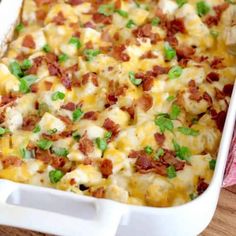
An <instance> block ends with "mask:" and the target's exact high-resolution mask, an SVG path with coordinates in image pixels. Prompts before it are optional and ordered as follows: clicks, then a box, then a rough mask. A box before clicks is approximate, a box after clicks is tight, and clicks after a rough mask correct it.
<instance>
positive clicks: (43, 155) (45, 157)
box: [35, 148, 52, 164]
mask: <svg viewBox="0 0 236 236" xmlns="http://www.w3.org/2000/svg"><path fill="white" fill-rule="evenodd" d="M35 158H36V159H37V160H40V161H42V162H43V163H45V164H49V163H51V161H52V155H51V154H50V151H49V150H41V149H39V148H36V151H35Z"/></svg>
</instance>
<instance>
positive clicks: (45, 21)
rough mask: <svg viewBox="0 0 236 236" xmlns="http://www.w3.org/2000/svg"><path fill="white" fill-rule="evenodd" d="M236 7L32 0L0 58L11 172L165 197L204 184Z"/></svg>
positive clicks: (146, 201)
mask: <svg viewBox="0 0 236 236" xmlns="http://www.w3.org/2000/svg"><path fill="white" fill-rule="evenodd" d="M235 12H236V5H235V4H234V1H230V0H229V1H224V0H202V1H201V0H188V1H187V0H176V1H174V0H173V1H172V0H159V1H151V0H145V1H133V0H115V1H108V0H99V1H92V0H88V1H85V0H25V1H24V4H23V7H22V13H21V21H20V23H19V24H18V25H17V26H16V28H15V34H14V37H13V39H12V41H11V42H10V43H9V46H8V50H7V52H6V53H5V55H4V56H3V58H2V59H1V61H0V94H1V99H0V124H1V125H0V135H1V137H0V151H1V154H0V178H4V179H10V180H12V181H16V182H22V183H28V184H33V185H40V186H45V187H52V188H57V189H60V190H65V191H71V192H74V193H77V194H80V195H88V196H93V197H97V198H108V199H113V200H116V201H120V202H123V203H128V204H135V205H148V206H156V207H166V206H174V205H180V204H183V203H185V202H188V201H190V200H193V199H194V198H196V197H197V196H199V195H200V194H202V193H203V192H204V191H205V190H206V189H207V187H208V185H209V183H210V181H211V178H212V175H213V172H214V167H215V164H216V156H217V151H218V146H219V142H220V139H221V133H222V130H223V126H224V120H225V117H226V113H227V108H228V104H229V100H230V95H231V93H232V89H233V84H234V80H235V78H236V67H235V57H233V56H232V55H230V54H229V53H228V52H227V47H226V44H225V39H226V38H229V35H228V33H229V31H228V29H227V27H229V28H230V27H231V26H233V25H235V24H236V19H234V18H233V17H232V15H233V14H235ZM232 19H233V20H232Z"/></svg>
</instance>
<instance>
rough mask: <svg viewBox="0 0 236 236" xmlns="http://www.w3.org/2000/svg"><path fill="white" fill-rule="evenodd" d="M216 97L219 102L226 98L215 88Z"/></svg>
mask: <svg viewBox="0 0 236 236" xmlns="http://www.w3.org/2000/svg"><path fill="white" fill-rule="evenodd" d="M215 97H216V99H218V100H222V99H224V98H225V94H224V92H222V91H220V90H219V89H218V88H215Z"/></svg>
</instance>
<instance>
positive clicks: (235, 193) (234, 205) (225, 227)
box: [0, 186, 236, 236]
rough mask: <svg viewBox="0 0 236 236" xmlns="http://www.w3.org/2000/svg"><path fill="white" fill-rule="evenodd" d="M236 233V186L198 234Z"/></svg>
mask: <svg viewBox="0 0 236 236" xmlns="http://www.w3.org/2000/svg"><path fill="white" fill-rule="evenodd" d="M234 235H236V186H234V187H231V188H228V189H223V190H222V191H221V195H220V200H219V203H218V207H217V210H216V213H215V216H214V218H213V220H212V222H211V224H210V225H209V226H208V228H207V229H206V230H205V231H204V232H203V233H202V234H201V235H200V236H234ZM0 236H47V235H46V234H41V233H36V232H32V231H28V230H19V229H16V228H12V227H1V226H0Z"/></svg>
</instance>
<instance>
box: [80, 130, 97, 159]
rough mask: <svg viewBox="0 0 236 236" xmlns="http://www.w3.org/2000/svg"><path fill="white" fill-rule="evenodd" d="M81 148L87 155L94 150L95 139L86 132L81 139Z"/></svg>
mask: <svg viewBox="0 0 236 236" xmlns="http://www.w3.org/2000/svg"><path fill="white" fill-rule="evenodd" d="M79 150H80V151H81V152H82V153H83V154H85V155H87V154H89V153H91V152H93V150H94V144H93V141H92V140H90V139H89V138H88V136H87V134H86V133H85V134H84V135H83V136H82V138H81V139H80V140H79Z"/></svg>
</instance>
